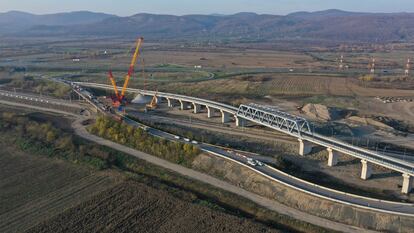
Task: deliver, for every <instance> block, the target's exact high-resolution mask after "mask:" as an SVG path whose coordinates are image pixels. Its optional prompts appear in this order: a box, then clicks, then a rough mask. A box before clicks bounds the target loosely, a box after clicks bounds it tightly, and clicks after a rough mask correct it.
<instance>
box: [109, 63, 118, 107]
mask: <svg viewBox="0 0 414 233" xmlns="http://www.w3.org/2000/svg"><path fill="white" fill-rule="evenodd" d="M108 76H109V80H111V84H112V86H113V87H114V91H115V96H116V98H117V100H118V101H119V100H120V98H119V92H118V87H117V86H116V82H115V79H114V76H113V75H112V71H111V70H110V71H109V72H108Z"/></svg>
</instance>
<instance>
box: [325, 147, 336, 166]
mask: <svg viewBox="0 0 414 233" xmlns="http://www.w3.org/2000/svg"><path fill="white" fill-rule="evenodd" d="M326 150H327V151H328V166H329V167H333V166H335V165H337V164H338V157H339V152H337V151H334V150H333V149H332V148H329V147H328V148H327V149H326Z"/></svg>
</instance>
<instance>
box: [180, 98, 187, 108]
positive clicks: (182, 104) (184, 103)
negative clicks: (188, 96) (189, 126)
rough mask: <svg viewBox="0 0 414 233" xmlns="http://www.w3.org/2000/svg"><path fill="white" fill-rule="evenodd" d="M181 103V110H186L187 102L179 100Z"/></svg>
mask: <svg viewBox="0 0 414 233" xmlns="http://www.w3.org/2000/svg"><path fill="white" fill-rule="evenodd" d="M179 101H180V110H186V109H187V106H188V104H187V102H184V101H182V100H179Z"/></svg>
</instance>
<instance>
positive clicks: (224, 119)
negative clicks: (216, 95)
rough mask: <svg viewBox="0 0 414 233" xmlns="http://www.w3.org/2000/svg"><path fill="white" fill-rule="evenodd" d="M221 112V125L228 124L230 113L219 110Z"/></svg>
mask: <svg viewBox="0 0 414 233" xmlns="http://www.w3.org/2000/svg"><path fill="white" fill-rule="evenodd" d="M220 112H221V123H223V124H224V123H228V122H230V113H228V112H225V111H223V110H220Z"/></svg>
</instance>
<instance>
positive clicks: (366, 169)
mask: <svg viewBox="0 0 414 233" xmlns="http://www.w3.org/2000/svg"><path fill="white" fill-rule="evenodd" d="M361 164H362V171H361V179H363V180H368V179H369V178H370V177H371V175H372V164H371V163H369V162H368V161H366V160H361Z"/></svg>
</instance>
